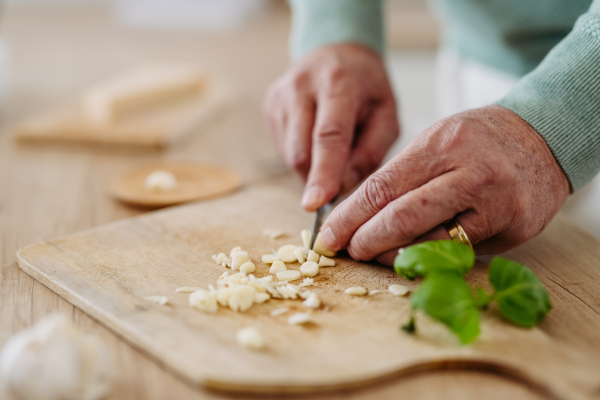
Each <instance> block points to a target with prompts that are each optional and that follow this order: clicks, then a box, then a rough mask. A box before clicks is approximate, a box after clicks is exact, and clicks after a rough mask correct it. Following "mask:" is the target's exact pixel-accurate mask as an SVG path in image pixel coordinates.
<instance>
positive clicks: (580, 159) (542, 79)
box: [498, 0, 600, 191]
mask: <svg viewBox="0 0 600 400" xmlns="http://www.w3.org/2000/svg"><path fill="white" fill-rule="evenodd" d="M595 3H596V4H600V1H598V0H596V2H595ZM599 66H600V13H599V12H598V7H592V9H591V10H590V12H588V13H587V14H584V15H583V16H581V17H580V18H579V19H578V21H577V23H576V24H575V27H574V28H573V31H572V32H571V33H570V34H569V35H568V36H567V37H566V38H565V39H564V40H563V41H562V42H560V43H559V44H558V45H557V46H556V47H555V48H554V49H553V50H552V51H551V52H550V53H549V54H548V55H547V56H546V58H545V59H544V61H542V63H541V64H540V65H539V66H538V67H537V68H536V69H535V70H534V71H533V72H531V73H530V74H529V75H526V76H525V77H523V78H522V79H521V80H519V82H518V83H517V84H516V86H515V87H514V88H513V89H512V90H511V91H510V92H509V93H508V95H507V96H506V97H504V98H503V99H502V100H500V101H499V102H498V104H499V105H501V106H504V107H506V108H508V109H510V110H512V111H513V112H515V113H516V114H517V115H519V116H520V117H521V118H522V119H523V120H525V121H526V122H527V123H528V124H529V125H531V126H532V127H533V129H535V130H536V131H537V132H538V133H539V134H540V135H541V136H542V137H543V138H544V140H545V141H546V143H547V144H548V147H549V148H550V150H551V151H552V153H553V154H554V157H555V158H556V161H557V162H558V164H559V165H560V166H561V168H562V169H563V171H564V173H565V175H566V176H567V178H568V179H569V182H570V184H571V188H572V190H573V191H575V190H577V189H580V188H581V187H582V186H584V185H585V184H586V183H588V182H589V181H590V180H591V179H592V178H593V177H594V176H595V175H596V174H597V173H598V172H599V171H600V67H599Z"/></svg>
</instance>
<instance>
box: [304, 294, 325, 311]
mask: <svg viewBox="0 0 600 400" xmlns="http://www.w3.org/2000/svg"><path fill="white" fill-rule="evenodd" d="M302 304H303V305H304V307H308V308H319V307H321V299H319V296H317V294H316V293H311V294H310V295H309V296H308V298H307V299H306V300H304V301H303V302H302Z"/></svg>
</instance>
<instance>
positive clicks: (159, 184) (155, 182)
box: [144, 171, 177, 192]
mask: <svg viewBox="0 0 600 400" xmlns="http://www.w3.org/2000/svg"><path fill="white" fill-rule="evenodd" d="M144 187H145V188H146V189H148V190H152V191H155V192H170V191H172V190H175V188H176V187H177V178H176V177H175V175H173V174H172V173H171V172H169V171H154V172H152V173H151V174H150V175H148V176H147V177H146V180H144Z"/></svg>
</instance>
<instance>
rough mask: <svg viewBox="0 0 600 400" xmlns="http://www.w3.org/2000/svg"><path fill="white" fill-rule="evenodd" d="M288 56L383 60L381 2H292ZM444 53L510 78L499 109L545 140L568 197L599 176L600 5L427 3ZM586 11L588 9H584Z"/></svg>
mask: <svg viewBox="0 0 600 400" xmlns="http://www.w3.org/2000/svg"><path fill="white" fill-rule="evenodd" d="M290 3H291V5H292V8H293V27H292V36H291V45H292V54H293V56H294V58H299V57H301V56H302V55H304V54H306V53H307V52H309V51H311V50H314V49H316V48H317V47H320V46H324V45H327V44H331V43H337V42H356V43H361V44H364V45H367V46H369V47H371V48H373V49H375V50H377V51H379V52H380V53H383V51H384V50H383V49H384V45H383V17H382V4H381V0H290ZM431 3H432V5H433V6H434V8H435V9H436V10H437V12H438V14H440V16H441V18H442V21H443V33H444V36H443V42H444V45H445V46H448V47H451V48H453V49H455V50H456V51H458V52H459V53H460V54H461V55H462V56H464V57H466V58H472V59H475V60H478V61H480V62H483V63H485V64H487V65H490V66H492V67H495V68H497V69H499V70H502V71H505V72H508V73H510V74H513V75H515V76H522V75H525V74H527V75H525V76H524V77H523V78H521V79H520V80H519V82H518V83H517V85H516V86H515V87H514V88H513V89H512V91H511V92H510V93H509V94H508V95H507V96H506V97H504V98H503V99H502V100H500V101H499V102H498V104H500V105H502V106H504V107H507V108H509V109H510V110H512V111H514V112H515V113H516V114H518V115H519V116H520V117H521V118H523V119H524V120H525V121H527V123H529V124H530V125H531V126H532V127H533V128H534V129H535V130H536V131H537V132H538V133H539V134H540V135H541V136H542V137H543V138H544V140H545V141H546V143H547V144H548V146H549V147H550V150H551V151H552V153H553V154H554V156H555V158H556V160H557V161H558V163H559V164H560V166H561V168H562V169H563V171H564V172H565V174H566V176H567V178H568V179H569V182H570V184H571V187H572V189H573V190H577V189H579V188H581V187H582V186H583V185H585V184H586V183H587V182H588V181H590V180H591V179H592V178H593V177H594V176H595V175H596V174H597V173H598V172H599V171H600V0H594V1H593V3H592V1H591V0H431ZM590 4H591V7H590Z"/></svg>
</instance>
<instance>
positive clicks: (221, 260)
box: [217, 253, 227, 264]
mask: <svg viewBox="0 0 600 400" xmlns="http://www.w3.org/2000/svg"><path fill="white" fill-rule="evenodd" d="M226 259H227V256H226V255H225V253H219V255H218V256H217V264H223V263H224V262H225V260H226Z"/></svg>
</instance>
